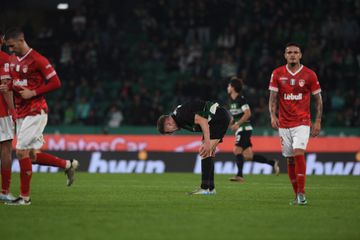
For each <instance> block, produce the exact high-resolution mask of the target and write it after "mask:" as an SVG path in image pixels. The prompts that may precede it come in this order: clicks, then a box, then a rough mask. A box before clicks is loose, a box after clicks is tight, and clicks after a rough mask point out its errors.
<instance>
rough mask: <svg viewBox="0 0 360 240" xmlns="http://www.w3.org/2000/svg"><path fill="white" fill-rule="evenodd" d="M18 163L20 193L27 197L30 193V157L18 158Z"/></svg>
mask: <svg viewBox="0 0 360 240" xmlns="http://www.w3.org/2000/svg"><path fill="white" fill-rule="evenodd" d="M19 164H20V195H21V196H22V197H28V196H29V195H30V181H31V176H32V164H31V160H30V158H28V157H27V158H23V159H20V160H19Z"/></svg>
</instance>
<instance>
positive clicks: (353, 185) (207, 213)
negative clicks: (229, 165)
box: [0, 173, 360, 240]
mask: <svg viewBox="0 0 360 240" xmlns="http://www.w3.org/2000/svg"><path fill="white" fill-rule="evenodd" d="M76 177H77V179H76V182H75V183H74V186H72V187H70V188H68V187H65V176H64V175H63V174H39V173H35V174H34V175H33V181H32V195H31V196H32V205H31V206H7V205H3V204H1V205H0V217H1V223H0V236H1V239H4V240H5V239H6V240H8V239H36V240H42V239H47V240H48V239H76V240H81V239H104V240H108V239H134V240H135V239H136V240H138V239H156V240H157V239H166V240H168V239H171V240H174V239H206V240H208V239H302V240H304V239H327V240H328V239H360V204H359V198H360V178H359V177H354V176H347V177H340V176H308V177H307V196H308V200H309V205H308V206H290V205H289V200H291V199H292V197H293V195H292V189H291V186H290V183H289V180H288V177H287V175H285V174H282V175H280V176H279V177H276V176H273V175H250V176H247V177H246V183H245V184H238V183H232V182H229V181H228V180H227V179H228V178H229V176H227V175H217V176H216V184H217V185H216V190H217V195H215V196H188V195H187V194H186V193H187V192H188V191H191V190H193V189H194V188H196V187H197V186H198V183H199V178H200V176H199V175H195V174H162V175H155V174H154V175H152V174H151V175H146V174H141V175H137V174H87V173H79V174H77V176H76ZM18 178H19V175H18V174H13V181H12V191H13V193H14V194H16V193H17V192H18Z"/></svg>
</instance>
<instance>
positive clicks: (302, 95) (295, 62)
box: [269, 43, 323, 205]
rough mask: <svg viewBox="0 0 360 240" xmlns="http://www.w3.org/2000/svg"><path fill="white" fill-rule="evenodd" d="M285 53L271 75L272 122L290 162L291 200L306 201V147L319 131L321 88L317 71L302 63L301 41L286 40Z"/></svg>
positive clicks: (270, 105) (284, 154)
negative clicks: (312, 109)
mask: <svg viewBox="0 0 360 240" xmlns="http://www.w3.org/2000/svg"><path fill="white" fill-rule="evenodd" d="M284 56H285V59H286V61H287V64H286V65H284V66H281V67H278V68H277V69H275V70H274V71H273V72H272V75H271V79H270V85H269V90H270V98H269V111H270V117H271V126H272V127H273V128H275V129H279V135H280V138H281V146H282V154H283V156H284V157H285V158H286V159H287V163H288V175H289V178H290V181H291V184H292V187H293V189H294V192H295V196H296V197H295V200H293V201H291V202H290V203H291V204H299V205H306V204H307V200H306V197H305V175H306V162H305V150H306V146H307V143H308V140H309V136H310V135H311V136H312V137H315V136H317V135H318V134H319V133H320V129H321V117H322V109H323V106H322V98H321V88H320V84H319V82H318V79H317V76H316V74H315V72H313V71H312V70H310V69H309V68H307V67H305V66H304V65H302V64H301V63H300V59H301V57H302V53H301V49H300V46H299V45H298V44H296V43H289V44H287V45H286V47H285V53H284ZM311 95H313V96H314V97H315V105H316V116H315V122H314V123H313V124H312V127H311V131H310V125H311V119H310V97H311ZM278 104H279V112H278V116H277V105H278Z"/></svg>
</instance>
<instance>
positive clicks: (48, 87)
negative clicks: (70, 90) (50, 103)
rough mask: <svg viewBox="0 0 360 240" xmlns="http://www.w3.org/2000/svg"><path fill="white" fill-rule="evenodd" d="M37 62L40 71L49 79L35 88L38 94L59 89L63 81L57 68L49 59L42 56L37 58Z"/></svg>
mask: <svg viewBox="0 0 360 240" xmlns="http://www.w3.org/2000/svg"><path fill="white" fill-rule="evenodd" d="M37 64H38V68H39V70H40V72H41V73H42V74H43V76H44V77H45V78H46V80H48V82H47V83H45V84H44V85H42V86H40V87H39V88H36V89H35V91H36V95H41V94H44V93H47V92H51V91H53V90H55V89H58V88H59V87H60V86H61V82H60V79H59V77H58V75H57V74H56V72H55V69H54V68H53V67H52V66H51V64H50V63H49V61H48V60H47V59H46V58H45V57H40V58H38V59H37Z"/></svg>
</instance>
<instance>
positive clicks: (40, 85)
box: [0, 29, 79, 205]
mask: <svg viewBox="0 0 360 240" xmlns="http://www.w3.org/2000/svg"><path fill="white" fill-rule="evenodd" d="M5 40H6V45H7V47H8V48H9V50H10V51H11V52H14V53H15V54H13V55H11V56H10V58H9V64H10V76H11V84H9V86H6V85H1V88H0V90H1V91H6V90H7V89H10V90H12V91H13V93H14V98H15V106H16V113H17V119H16V135H17V143H16V155H17V157H18V159H19V164H20V196H19V198H17V199H15V200H14V201H12V202H10V203H9V204H13V205H29V204H31V201H30V181H31V176H32V165H31V164H32V163H36V164H40V165H48V166H56V167H60V168H63V169H65V173H66V175H67V178H68V179H67V185H68V186H70V185H71V184H72V183H73V181H74V173H75V170H76V168H77V167H78V165H79V163H78V161H77V160H75V159H72V160H64V159H61V158H58V157H55V156H52V155H50V154H46V153H42V152H41V151H40V148H41V147H42V145H43V143H44V140H43V131H44V128H45V126H46V123H47V113H48V106H47V104H46V101H45V97H44V94H45V93H47V92H50V91H53V90H55V89H57V88H59V87H60V85H61V83H60V79H59V77H58V76H57V74H56V72H55V70H54V68H53V67H52V65H51V64H50V63H49V61H48V60H47V59H46V58H45V57H44V56H42V55H40V54H39V53H38V52H36V51H35V50H33V49H32V48H30V47H29V46H28V45H27V43H26V41H25V39H24V33H23V32H22V31H21V30H19V29H11V30H9V31H8V32H7V33H6V34H5Z"/></svg>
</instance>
